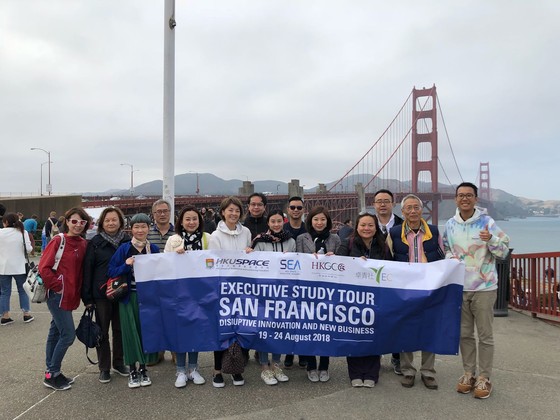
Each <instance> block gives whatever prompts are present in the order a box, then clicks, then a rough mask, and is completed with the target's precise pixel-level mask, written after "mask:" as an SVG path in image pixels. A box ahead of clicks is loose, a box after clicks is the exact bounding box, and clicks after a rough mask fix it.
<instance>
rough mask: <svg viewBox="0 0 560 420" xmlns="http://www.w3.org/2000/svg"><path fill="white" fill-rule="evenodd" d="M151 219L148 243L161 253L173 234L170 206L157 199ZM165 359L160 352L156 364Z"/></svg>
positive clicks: (163, 353)
mask: <svg viewBox="0 0 560 420" xmlns="http://www.w3.org/2000/svg"><path fill="white" fill-rule="evenodd" d="M152 217H153V219H154V223H153V224H152V226H150V231H149V232H148V238H147V239H148V241H149V242H150V243H151V244H154V245H157V247H158V248H159V249H160V252H163V249H164V248H165V244H166V243H167V240H168V239H169V238H170V237H171V236H173V234H174V233H175V227H174V226H173V224H172V223H171V222H170V220H171V205H170V204H169V203H168V202H167V201H166V200H163V199H159V200H157V201H156V202H154V204H152ZM164 358H165V352H163V351H160V352H159V357H158V360H157V362H156V363H153V364H152V365H151V366H153V365H154V364H157V363H159V362H161V361H162V360H163V359H164Z"/></svg>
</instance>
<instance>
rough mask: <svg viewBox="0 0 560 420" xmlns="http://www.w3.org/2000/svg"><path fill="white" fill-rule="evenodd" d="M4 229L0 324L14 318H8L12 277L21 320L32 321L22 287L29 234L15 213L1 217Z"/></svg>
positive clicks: (0, 256) (0, 248) (0, 252)
mask: <svg viewBox="0 0 560 420" xmlns="http://www.w3.org/2000/svg"><path fill="white" fill-rule="evenodd" d="M2 224H3V226H4V229H0V286H1V288H2V295H1V296H0V304H1V311H2V320H1V324H0V325H2V326H4V325H9V324H11V323H12V322H14V320H13V319H12V318H10V297H11V295H12V277H13V278H14V279H15V280H16V285H17V288H18V294H19V306H20V308H21V310H22V311H23V322H31V321H33V319H34V318H33V316H32V315H31V313H30V312H29V297H28V296H27V293H25V290H24V289H23V283H24V282H25V279H26V278H27V275H26V274H25V251H27V252H31V250H32V248H31V242H30V241H29V235H27V233H25V230H24V229H23V223H21V222H20V221H19V218H18V216H17V214H16V213H7V214H5V215H4V217H3V218H2Z"/></svg>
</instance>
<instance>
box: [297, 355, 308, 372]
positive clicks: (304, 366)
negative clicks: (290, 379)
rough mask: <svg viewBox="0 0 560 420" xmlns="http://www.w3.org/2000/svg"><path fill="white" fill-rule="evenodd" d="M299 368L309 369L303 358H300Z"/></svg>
mask: <svg viewBox="0 0 560 420" xmlns="http://www.w3.org/2000/svg"><path fill="white" fill-rule="evenodd" d="M298 366H299V367H300V368H301V369H305V368H307V360H305V359H302V358H301V357H300V358H299V361H298Z"/></svg>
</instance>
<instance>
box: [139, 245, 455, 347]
mask: <svg viewBox="0 0 560 420" xmlns="http://www.w3.org/2000/svg"><path fill="white" fill-rule="evenodd" d="M135 274H136V282H137V290H138V300H139V306H140V319H141V324H142V338H143V344H144V349H145V351H147V352H154V351H160V350H172V351H178V352H188V351H209V350H218V349H225V348H227V347H228V346H229V345H230V344H231V343H232V342H233V341H234V340H237V341H239V343H240V344H241V346H242V347H245V348H250V349H255V350H258V351H263V352H273V353H282V354H314V355H323V356H364V355H371V354H386V353H393V352H402V351H416V350H426V351H431V352H434V353H438V354H457V353H458V344H459V333H460V317H461V303H462V291H463V277H464V265H463V264H462V263H460V262H459V261H457V260H444V261H438V262H435V263H430V264H408V263H398V262H393V261H382V260H363V259H361V258H351V257H337V256H319V257H318V258H316V257H315V256H313V255H310V254H295V253H293V254H290V253H287V254H282V253H272V252H253V253H250V254H245V253H242V252H234V251H196V252H187V253H185V254H176V253H167V254H153V255H146V256H143V255H142V256H138V257H137V258H136V262H135Z"/></svg>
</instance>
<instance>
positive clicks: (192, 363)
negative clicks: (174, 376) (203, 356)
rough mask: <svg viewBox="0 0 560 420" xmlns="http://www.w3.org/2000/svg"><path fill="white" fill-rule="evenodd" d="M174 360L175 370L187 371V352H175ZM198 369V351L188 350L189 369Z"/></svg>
mask: <svg viewBox="0 0 560 420" xmlns="http://www.w3.org/2000/svg"><path fill="white" fill-rule="evenodd" d="M175 361H176V363H177V372H183V373H187V369H186V362H187V353H175ZM192 369H198V352H197V351H189V370H192Z"/></svg>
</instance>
